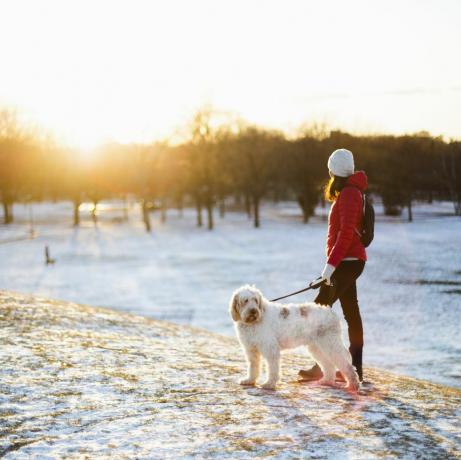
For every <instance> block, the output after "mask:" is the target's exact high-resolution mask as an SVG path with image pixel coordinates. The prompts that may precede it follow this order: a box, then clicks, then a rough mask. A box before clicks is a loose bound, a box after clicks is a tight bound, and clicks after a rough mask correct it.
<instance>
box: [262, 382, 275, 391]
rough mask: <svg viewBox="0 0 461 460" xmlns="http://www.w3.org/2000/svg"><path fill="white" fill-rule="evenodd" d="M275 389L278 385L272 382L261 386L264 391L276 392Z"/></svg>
mask: <svg viewBox="0 0 461 460" xmlns="http://www.w3.org/2000/svg"><path fill="white" fill-rule="evenodd" d="M275 387H276V384H275V383H272V382H264V383H263V384H262V385H261V388H263V389H264V390H275Z"/></svg>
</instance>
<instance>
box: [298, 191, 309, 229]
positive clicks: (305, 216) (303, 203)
mask: <svg viewBox="0 0 461 460" xmlns="http://www.w3.org/2000/svg"><path fill="white" fill-rule="evenodd" d="M298 204H299V206H300V208H301V211H302V212H303V224H307V222H308V221H309V214H308V212H307V207H306V199H305V198H303V197H299V198H298Z"/></svg>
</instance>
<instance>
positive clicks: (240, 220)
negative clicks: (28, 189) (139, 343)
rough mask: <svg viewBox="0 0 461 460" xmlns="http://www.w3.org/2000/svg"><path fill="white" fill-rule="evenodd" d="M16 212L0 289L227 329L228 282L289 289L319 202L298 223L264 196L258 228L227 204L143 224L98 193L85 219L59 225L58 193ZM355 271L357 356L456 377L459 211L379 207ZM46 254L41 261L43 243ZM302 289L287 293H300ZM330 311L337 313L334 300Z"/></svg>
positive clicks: (299, 272)
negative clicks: (201, 222) (199, 218)
mask: <svg viewBox="0 0 461 460" xmlns="http://www.w3.org/2000/svg"><path fill="white" fill-rule="evenodd" d="M14 212H15V216H16V217H17V223H15V224H14V225H11V226H1V227H0V288H3V289H9V290H15V291H21V292H25V293H35V294H39V295H43V296H46V297H51V298H59V299H65V300H70V301H75V302H79V303H86V304H92V305H99V306H106V307H110V308H115V309H118V310H123V311H127V312H132V313H136V314H140V315H144V316H147V317H151V318H157V319H166V320H169V321H173V322H176V323H182V324H190V325H193V326H199V327H203V328H206V329H208V330H210V331H214V332H219V333H223V334H226V335H229V336H233V335H234V331H233V328H232V322H231V319H230V317H229V315H228V312H227V303H228V301H229V298H230V295H231V293H232V291H233V290H234V289H235V288H236V287H238V286H239V285H241V284H244V283H247V282H248V283H255V284H256V285H257V286H258V287H259V288H260V289H261V290H262V291H263V292H264V294H265V295H266V297H268V298H272V297H278V296H281V295H284V294H286V293H289V292H292V291H295V290H298V289H301V288H302V287H304V286H305V284H306V282H307V281H310V280H312V279H314V278H316V277H317V276H318V275H319V273H320V271H321V269H322V267H323V264H324V261H325V260H324V240H325V232H326V213H327V209H321V208H319V209H318V210H317V215H316V217H314V218H313V219H312V220H311V221H310V222H309V223H308V224H307V225H304V224H302V222H301V215H300V212H299V208H298V207H297V205H296V204H294V203H279V204H278V205H275V206H274V205H272V204H266V205H264V206H263V209H262V213H261V220H262V222H261V225H262V226H261V228H259V229H254V228H253V227H252V222H251V220H248V218H247V217H246V215H244V214H243V213H239V212H228V213H227V214H226V216H225V218H224V219H220V218H219V216H218V215H217V214H215V224H216V228H215V229H214V230H213V231H211V232H210V231H208V230H206V228H197V227H196V225H195V213H194V211H193V210H191V209H185V210H184V215H183V216H180V215H179V213H178V212H177V211H176V210H170V211H169V212H168V219H167V222H166V223H163V224H162V223H161V222H160V221H159V217H158V216H157V215H156V214H154V215H153V232H152V233H151V234H147V233H146V232H145V231H144V228H143V225H142V223H141V221H140V212H139V209H138V208H137V206H136V205H132V206H131V208H130V212H129V221H128V222H124V221H123V219H122V218H123V212H122V209H121V205H120V204H119V203H117V202H107V203H102V205H101V207H100V210H98V213H99V220H100V221H99V223H98V225H97V226H94V224H93V223H92V221H91V219H90V218H89V210H88V207H84V209H83V211H82V220H83V222H82V225H81V227H80V228H77V229H74V228H72V227H71V219H72V207H71V204H70V203H63V202H62V203H61V202H60V203H44V204H34V205H33V220H34V228H35V231H36V237H35V238H33V239H30V238H28V235H29V224H28V220H29V215H30V208H29V207H28V206H25V205H16V206H15V207H14ZM377 212H378V216H377V224H376V237H375V240H374V242H373V243H372V245H371V247H370V248H369V250H368V255H369V261H368V263H367V265H366V268H365V272H364V274H363V275H362V276H361V277H360V279H359V281H358V292H359V303H360V305H361V311H362V316H363V320H364V329H365V351H364V363H365V365H372V366H378V367H381V368H384V369H388V370H392V371H394V372H397V373H400V374H406V375H409V376H413V377H417V378H422V379H427V380H430V381H433V382H438V383H443V384H446V385H451V386H454V387H461V360H460V355H461V353H460V351H461V345H460V343H459V334H460V332H461V327H460V325H461V322H460V320H459V306H460V299H461V297H460V295H461V276H460V275H461V250H460V248H461V238H460V236H459V235H461V219H460V218H459V217H454V216H452V215H451V214H452V205H451V203H435V204H432V205H428V204H417V205H416V206H415V209H414V218H415V221H414V222H413V223H408V222H406V221H405V217H406V216H403V217H402V218H389V217H385V216H383V215H382V212H381V209H380V206H379V204H378V205H377ZM45 245H48V246H49V247H50V252H51V257H53V258H56V263H55V264H54V265H49V266H45V265H44V247H45ZM314 295H315V293H310V292H308V293H305V294H301V295H298V296H297V297H293V298H290V299H287V300H290V301H293V300H296V301H303V300H312V298H313V297H314ZM334 309H335V311H336V312H338V314H341V309H340V306H339V305H335V307H334Z"/></svg>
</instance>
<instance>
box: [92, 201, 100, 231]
mask: <svg viewBox="0 0 461 460" xmlns="http://www.w3.org/2000/svg"><path fill="white" fill-rule="evenodd" d="M97 207H98V200H94V201H93V209H92V210H91V219H93V223H94V225H98V217H97V215H96V209H97Z"/></svg>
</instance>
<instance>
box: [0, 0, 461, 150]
mask: <svg viewBox="0 0 461 460" xmlns="http://www.w3.org/2000/svg"><path fill="white" fill-rule="evenodd" d="M460 48H461V1H458V0H399V1H396V0H386V1H370V0H367V1H362V0H349V1H344V0H324V1H311V0H303V1H295V0H283V1H271V0H264V1H259V0H232V1H227V0H184V1H179V0H164V1H155V0H150V1H147V0H146V1H141V0H129V1H117V0H111V1H105V0H91V1H86V0H78V1H73V0H57V1H54V0H30V1H26V0H9V1H7V0H0V56H1V64H0V107H10V108H16V109H17V110H18V112H19V113H20V114H21V115H22V116H24V117H26V118H27V119H29V120H32V121H33V122H35V123H38V124H39V125H40V126H43V127H44V128H46V129H49V130H51V131H52V132H53V133H54V134H55V135H56V136H58V138H59V139H62V140H65V141H66V142H68V143H71V144H73V145H75V146H79V147H81V148H90V147H93V146H95V145H96V144H98V143H100V142H106V141H110V140H114V141H119V142H136V141H140V142H144V141H150V140H153V139H168V138H172V137H173V136H174V133H175V132H178V129H179V128H180V127H181V126H184V125H186V124H187V122H188V120H189V119H190V118H191V116H192V114H193V113H194V111H196V110H197V109H198V108H200V107H201V106H203V105H211V106H213V107H215V108H216V109H217V110H219V111H225V112H231V113H234V114H236V115H238V116H240V117H242V118H243V119H246V120H247V121H248V122H250V123H255V124H258V125H262V126H267V127H271V128H277V129H282V130H285V131H286V132H287V133H293V132H295V131H296V129H298V128H299V126H300V125H302V124H306V123H307V124H308V123H313V122H320V123H326V124H327V125H329V126H330V127H332V128H335V129H343V130H348V131H351V132H354V133H394V134H400V133H411V132H417V131H422V130H425V131H428V132H430V133H431V134H433V135H443V136H445V137H446V138H458V139H460V138H461V122H460V119H461V117H460V113H461V59H460V58H459V56H460Z"/></svg>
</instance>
